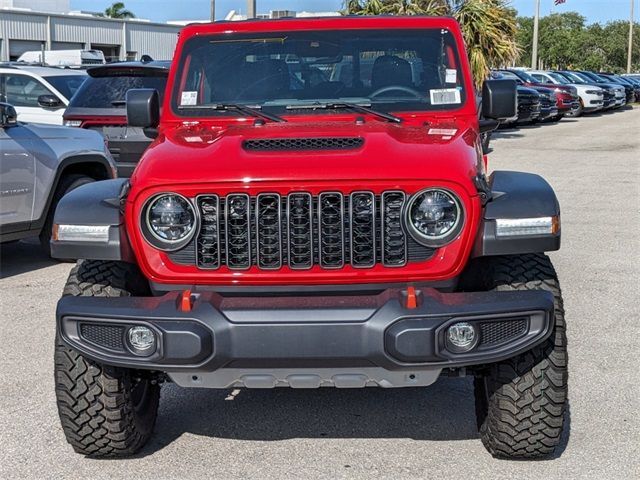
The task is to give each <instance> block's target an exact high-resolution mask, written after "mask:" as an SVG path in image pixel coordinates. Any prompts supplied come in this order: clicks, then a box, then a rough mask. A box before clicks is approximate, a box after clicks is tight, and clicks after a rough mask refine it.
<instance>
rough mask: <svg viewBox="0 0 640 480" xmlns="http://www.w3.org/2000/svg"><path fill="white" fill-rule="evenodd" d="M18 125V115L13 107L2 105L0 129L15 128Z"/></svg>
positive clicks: (6, 104)
mask: <svg viewBox="0 0 640 480" xmlns="http://www.w3.org/2000/svg"><path fill="white" fill-rule="evenodd" d="M17 124H18V113H17V112H16V109H15V108H13V105H9V104H8V103H0V128H6V127H13V126H14V125H17Z"/></svg>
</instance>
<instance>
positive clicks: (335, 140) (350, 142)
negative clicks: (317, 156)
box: [242, 137, 364, 152]
mask: <svg viewBox="0 0 640 480" xmlns="http://www.w3.org/2000/svg"><path fill="white" fill-rule="evenodd" d="M362 145H364V138H362V137H299V138H259V139H254V140H245V141H243V142H242V148H244V149H245V150H248V151H251V152H281V151H288V152H292V151H309V150H353V149H356V148H360V147H362Z"/></svg>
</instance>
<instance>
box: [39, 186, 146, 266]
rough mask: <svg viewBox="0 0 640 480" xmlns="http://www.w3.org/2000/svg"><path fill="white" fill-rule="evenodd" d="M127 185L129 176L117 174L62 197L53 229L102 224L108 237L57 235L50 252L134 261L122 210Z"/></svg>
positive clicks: (61, 254) (62, 254)
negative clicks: (78, 238) (74, 238)
mask: <svg viewBox="0 0 640 480" xmlns="http://www.w3.org/2000/svg"><path fill="white" fill-rule="evenodd" d="M128 189H129V180H128V179H126V178H118V179H112V180H102V181H99V182H95V183H90V184H87V185H82V186H80V187H78V188H76V189H75V190H73V191H71V192H69V193H68V194H66V195H65V196H64V197H62V199H61V200H60V202H59V203H58V208H57V209H56V212H55V216H54V220H53V223H54V229H55V228H56V227H55V226H56V225H81V226H103V227H107V231H108V239H106V240H105V241H96V240H91V239H88V240H82V241H69V240H59V239H57V235H54V236H53V237H52V239H51V256H52V257H54V258H60V259H68V258H81V259H90V260H119V261H124V262H129V263H134V262H135V259H134V255H133V252H132V250H131V245H130V243H129V238H128V237H127V233H126V230H125V226H124V217H123V215H122V210H121V202H122V201H123V200H124V198H125V196H126V193H127V191H128Z"/></svg>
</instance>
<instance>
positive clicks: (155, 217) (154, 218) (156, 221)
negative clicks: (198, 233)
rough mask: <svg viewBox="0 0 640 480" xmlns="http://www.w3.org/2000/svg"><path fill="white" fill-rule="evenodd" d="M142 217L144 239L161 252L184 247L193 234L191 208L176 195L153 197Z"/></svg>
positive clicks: (181, 197) (168, 194)
mask: <svg viewBox="0 0 640 480" xmlns="http://www.w3.org/2000/svg"><path fill="white" fill-rule="evenodd" d="M143 216H144V221H143V224H142V228H143V232H144V234H145V238H146V239H147V241H149V243H151V244H152V245H153V246H155V247H157V248H160V249H162V250H175V249H178V248H180V247H182V246H184V245H185V244H186V243H187V242H188V241H189V240H190V239H191V237H192V236H193V234H194V232H195V226H196V215H195V211H194V209H193V206H192V205H191V203H190V202H189V200H187V199H186V198H185V197H183V196H182V195H178V194H177V193H162V194H160V195H156V196H155V197H153V198H152V199H151V200H150V201H148V202H147V205H146V206H145V208H144V209H143Z"/></svg>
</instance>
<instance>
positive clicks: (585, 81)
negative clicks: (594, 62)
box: [554, 70, 617, 110]
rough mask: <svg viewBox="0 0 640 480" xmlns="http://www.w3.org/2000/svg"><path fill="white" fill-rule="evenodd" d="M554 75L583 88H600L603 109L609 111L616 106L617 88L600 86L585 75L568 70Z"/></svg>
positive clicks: (555, 71)
mask: <svg viewBox="0 0 640 480" xmlns="http://www.w3.org/2000/svg"><path fill="white" fill-rule="evenodd" d="M554 73H557V74H558V75H562V77H563V78H566V79H567V80H568V81H569V82H571V83H574V84H577V85H581V86H583V87H587V88H589V89H594V90H595V89H596V88H599V89H601V90H602V94H603V96H602V109H603V110H609V109H611V108H614V107H615V106H616V89H617V87H615V86H613V85H604V84H602V83H600V84H598V83H596V82H594V81H593V80H591V79H589V78H588V77H586V76H584V75H580V74H579V73H577V72H569V71H566V70H554Z"/></svg>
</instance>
